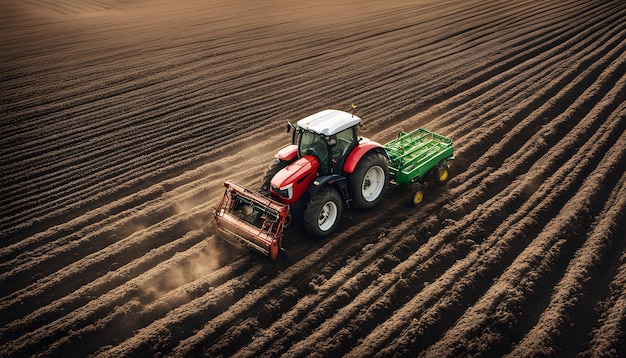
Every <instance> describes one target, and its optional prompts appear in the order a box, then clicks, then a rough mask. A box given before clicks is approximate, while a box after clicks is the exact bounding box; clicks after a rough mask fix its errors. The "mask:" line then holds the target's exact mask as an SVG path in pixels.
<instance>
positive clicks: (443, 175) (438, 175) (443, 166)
mask: <svg viewBox="0 0 626 358" xmlns="http://www.w3.org/2000/svg"><path fill="white" fill-rule="evenodd" d="M449 178H450V167H449V166H448V163H446V161H445V160H444V161H441V162H440V163H439V164H437V166H436V167H434V168H433V179H432V181H433V182H434V183H435V184H437V185H440V186H445V185H446V183H448V179H449Z"/></svg>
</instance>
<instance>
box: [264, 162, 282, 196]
mask: <svg viewBox="0 0 626 358" xmlns="http://www.w3.org/2000/svg"><path fill="white" fill-rule="evenodd" d="M287 164H288V163H287V162H286V161H283V160H280V159H274V160H273V161H272V162H271V163H270V165H269V166H268V167H267V169H266V170H265V173H263V177H261V188H260V189H259V193H260V194H261V195H264V196H269V195H270V184H271V182H272V178H273V177H274V175H276V173H278V172H279V171H281V170H282V169H283V168H284V167H286V166H287Z"/></svg>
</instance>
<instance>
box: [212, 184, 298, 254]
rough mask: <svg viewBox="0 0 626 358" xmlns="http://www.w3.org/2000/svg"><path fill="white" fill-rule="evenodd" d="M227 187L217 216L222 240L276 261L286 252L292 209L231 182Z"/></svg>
mask: <svg viewBox="0 0 626 358" xmlns="http://www.w3.org/2000/svg"><path fill="white" fill-rule="evenodd" d="M224 187H225V188H226V191H225V193H224V196H223V197H222V200H221V201H220V203H219V205H218V206H217V208H216V209H215V213H214V214H213V216H214V217H215V222H216V223H217V227H218V229H219V232H220V236H221V237H223V238H224V239H225V240H226V241H228V242H230V243H232V244H239V245H241V244H243V245H244V246H246V247H250V248H253V249H255V250H258V251H260V252H261V253H263V254H264V255H266V256H269V257H270V258H271V259H272V260H276V259H277V258H278V255H279V253H280V250H281V249H282V239H283V230H284V228H285V226H286V225H287V223H288V222H289V219H290V214H289V206H288V205H286V204H282V203H279V202H277V201H275V200H272V199H269V198H266V197H264V196H262V195H260V194H258V193H255V192H253V191H251V190H249V189H247V188H245V187H243V186H241V185H239V184H235V183H233V182H232V181H230V180H229V181H226V182H225V183H224Z"/></svg>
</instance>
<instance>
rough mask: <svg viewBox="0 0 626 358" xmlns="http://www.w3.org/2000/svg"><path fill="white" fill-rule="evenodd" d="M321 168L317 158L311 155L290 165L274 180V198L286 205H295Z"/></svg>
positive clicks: (272, 184) (271, 188) (272, 187)
mask: <svg viewBox="0 0 626 358" xmlns="http://www.w3.org/2000/svg"><path fill="white" fill-rule="evenodd" d="M319 166H320V163H319V161H318V160H317V158H316V157H315V156H313V155H310V154H309V155H305V156H304V157H302V158H300V159H298V160H296V161H295V162H293V163H291V164H289V165H288V166H286V167H285V168H283V169H282V170H281V171H279V172H278V173H276V175H274V177H273V178H272V181H271V185H270V192H271V194H272V196H273V197H274V198H276V199H277V200H278V201H280V202H282V203H284V204H293V203H295V202H296V201H298V199H300V197H301V196H302V194H304V193H305V192H306V190H307V189H308V188H309V185H310V184H311V182H312V181H313V179H315V177H316V176H317V169H318V168H319Z"/></svg>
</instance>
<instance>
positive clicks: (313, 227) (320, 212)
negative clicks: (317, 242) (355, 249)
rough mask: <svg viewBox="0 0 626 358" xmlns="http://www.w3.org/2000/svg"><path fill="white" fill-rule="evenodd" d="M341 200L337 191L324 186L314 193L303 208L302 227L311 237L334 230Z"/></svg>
mask: <svg viewBox="0 0 626 358" xmlns="http://www.w3.org/2000/svg"><path fill="white" fill-rule="evenodd" d="M342 204H343V202H342V200H341V196H340V195H339V193H338V192H337V191H336V190H335V189H333V188H331V187H329V186H326V187H324V188H321V189H320V190H319V191H318V192H317V193H315V194H314V195H313V196H312V197H311V200H309V202H308V204H307V206H306V209H305V210H304V219H303V221H304V229H305V230H306V232H307V234H308V235H309V236H311V237H313V238H323V237H326V236H328V235H330V234H332V233H333V231H335V229H336V228H337V225H339V220H340V219H341V212H342V209H343V205H342Z"/></svg>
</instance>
